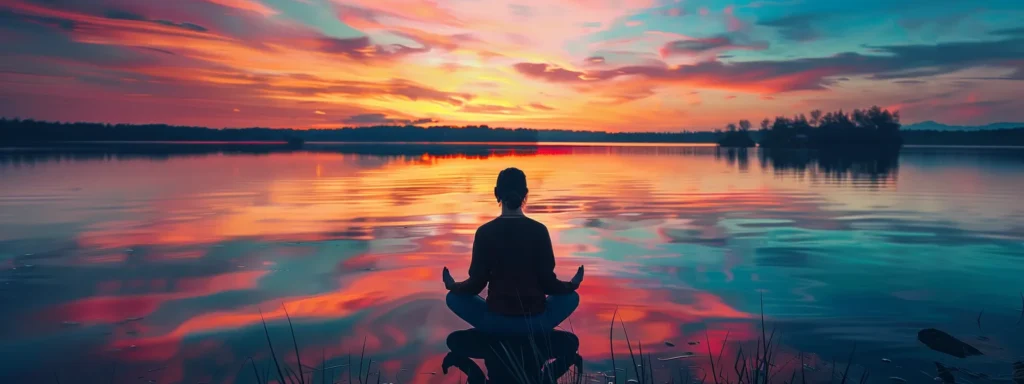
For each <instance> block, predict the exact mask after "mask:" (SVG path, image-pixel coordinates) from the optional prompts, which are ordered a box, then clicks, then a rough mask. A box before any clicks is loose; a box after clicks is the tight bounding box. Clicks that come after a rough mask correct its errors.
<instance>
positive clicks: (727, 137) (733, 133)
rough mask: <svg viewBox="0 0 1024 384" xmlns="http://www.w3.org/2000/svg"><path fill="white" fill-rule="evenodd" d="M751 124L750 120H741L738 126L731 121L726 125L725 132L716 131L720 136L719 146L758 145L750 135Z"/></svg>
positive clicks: (748, 146) (743, 146)
mask: <svg viewBox="0 0 1024 384" xmlns="http://www.w3.org/2000/svg"><path fill="white" fill-rule="evenodd" d="M750 126H751V125H750V120H740V125H739V127H738V128H737V126H736V124H733V123H729V125H727V126H726V130H725V132H722V131H716V132H715V133H716V134H717V135H718V136H719V138H718V146H719V147H727V148H750V147H754V146H757V142H755V141H754V139H753V138H752V137H750Z"/></svg>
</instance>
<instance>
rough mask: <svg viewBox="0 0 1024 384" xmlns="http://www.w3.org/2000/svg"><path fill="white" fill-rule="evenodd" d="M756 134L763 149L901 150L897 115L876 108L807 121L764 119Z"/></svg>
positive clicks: (798, 118) (817, 115)
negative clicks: (759, 136) (758, 134)
mask: <svg viewBox="0 0 1024 384" xmlns="http://www.w3.org/2000/svg"><path fill="white" fill-rule="evenodd" d="M759 133H760V135H761V142H760V145H761V146H762V147H765V148H808V149H830V150H842V149H857V150H867V149H871V150H879V151H899V149H900V147H902V146H903V138H902V137H901V136H900V113H899V111H897V112H890V111H889V110H888V109H883V108H880V107H878V106H873V107H871V108H868V109H864V110H861V109H854V110H853V112H851V113H846V112H843V111H842V110H838V111H835V112H829V113H825V114H822V112H821V110H814V111H811V113H810V117H808V116H807V115H804V114H800V115H797V116H793V117H792V118H787V117H781V116H780V117H776V118H775V121H774V122H772V121H769V120H768V119H764V120H763V121H761V130H760V132H759Z"/></svg>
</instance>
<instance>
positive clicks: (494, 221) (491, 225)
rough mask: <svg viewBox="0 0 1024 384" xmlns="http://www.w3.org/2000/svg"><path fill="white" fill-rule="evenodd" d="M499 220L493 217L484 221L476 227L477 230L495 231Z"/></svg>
mask: <svg viewBox="0 0 1024 384" xmlns="http://www.w3.org/2000/svg"><path fill="white" fill-rule="evenodd" d="M497 222H498V218H493V219H491V220H488V221H487V222H486V223H483V224H481V225H480V226H479V227H477V228H476V232H477V233H482V232H488V231H493V230H494V228H495V227H497V225H498V224H497Z"/></svg>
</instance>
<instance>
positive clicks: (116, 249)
mask: <svg viewBox="0 0 1024 384" xmlns="http://www.w3.org/2000/svg"><path fill="white" fill-rule="evenodd" d="M509 166H515V167H519V168H521V169H523V170H524V171H525V172H526V174H527V177H528V181H529V183H530V191H531V194H530V198H529V201H528V203H527V214H528V215H529V216H531V217H533V218H536V219H537V220H539V221H541V222H543V223H545V224H546V225H547V227H548V228H549V230H550V232H551V235H552V239H553V241H554V243H555V253H556V260H557V267H556V271H557V272H558V274H559V276H560V277H561V278H562V279H568V278H569V277H571V276H572V274H573V273H574V271H575V269H576V267H577V266H578V265H581V264H582V265H585V266H586V269H587V276H586V279H585V281H584V283H583V286H582V287H581V288H580V290H579V292H580V294H581V296H582V303H581V305H580V307H579V309H578V310H577V311H576V312H575V314H574V315H573V316H572V317H571V318H570V321H569V322H566V323H563V327H564V328H567V329H571V330H572V332H573V333H575V334H576V335H577V337H578V338H579V340H580V349H579V354H580V355H581V356H582V357H583V359H584V361H585V367H586V368H585V371H587V372H591V373H594V372H598V373H599V372H601V371H608V370H610V369H611V361H610V353H609V352H610V351H609V344H610V343H609V325H610V324H611V321H612V317H613V314H614V316H615V321H616V326H615V333H614V336H613V339H614V340H613V342H612V343H613V344H614V347H615V353H616V358H617V359H618V360H617V363H618V367H620V368H621V367H630V366H631V365H632V362H629V357H628V346H627V342H626V334H624V333H623V328H625V330H626V331H628V337H629V339H630V341H631V343H632V344H631V346H632V347H633V348H638V343H642V347H643V350H644V353H645V354H648V353H649V354H650V355H651V356H652V358H654V359H655V360H654V363H653V369H652V370H653V371H655V372H654V373H655V376H656V377H657V380H656V381H657V382H658V383H661V382H667V381H669V379H670V378H672V379H673V380H680V379H677V376H679V375H681V372H686V374H687V375H690V376H693V377H696V380H698V381H699V380H700V378H701V377H702V376H704V377H705V378H706V380H707V381H708V382H710V381H711V379H710V378H708V376H706V372H708V371H709V370H710V366H709V359H708V358H707V356H708V351H709V350H710V351H713V352H714V353H713V355H719V354H721V355H724V356H725V357H724V358H723V361H725V362H726V363H725V366H726V367H725V369H724V370H725V372H726V374H728V375H731V374H733V372H734V369H733V360H735V359H734V357H735V356H736V355H737V354H738V353H739V350H740V349H741V348H744V350H745V351H746V355H747V356H749V355H750V353H751V351H752V350H754V349H756V342H757V339H758V338H759V337H760V336H761V335H762V330H761V325H760V324H761V316H762V314H763V316H764V324H765V327H766V329H765V332H766V333H771V332H772V331H774V332H775V336H774V339H773V340H774V341H773V346H775V347H777V349H778V352H777V353H778V356H779V358H778V359H777V360H776V361H777V362H778V364H779V365H780V367H779V369H780V370H781V371H783V372H785V374H784V375H785V376H786V377H784V378H783V379H785V380H788V379H789V373H788V372H789V371H786V369H789V370H790V371H791V370H792V369H793V367H800V366H801V364H800V362H799V358H800V357H802V358H803V361H804V363H803V364H804V366H805V368H804V369H805V370H807V371H811V372H814V374H815V375H818V376H817V377H819V378H820V377H821V376H822V375H824V377H825V380H827V377H828V375H831V372H830V371H831V370H832V369H834V368H835V369H838V371H839V373H837V374H836V375H839V374H840V373H842V371H843V370H844V369H845V368H846V366H847V365H848V364H847V362H850V360H851V359H852V364H849V365H850V366H851V368H850V376H851V377H853V378H854V379H856V380H859V379H860V378H861V377H862V372H864V371H865V370H866V371H867V372H869V373H870V376H868V380H867V381H872V382H874V381H880V382H886V381H887V380H888V379H887V378H888V377H890V376H899V377H902V378H905V379H907V380H909V381H910V382H930V381H931V380H932V379H931V377H932V376H935V366H934V364H933V363H932V362H933V361H939V362H943V363H944V364H947V365H952V366H956V367H964V368H969V369H971V370H973V371H974V372H985V373H987V374H989V375H991V376H1003V377H1006V376H1008V375H1009V374H1010V363H1011V362H1012V361H1014V360H1017V359H1020V358H1021V356H1022V355H1024V332H1022V330H1024V323H1019V319H1020V318H1021V316H1022V313H1021V311H1022V308H1021V305H1022V299H1024V298H1022V296H1021V295H1020V292H1021V291H1022V290H1024V277H1022V276H1024V204H1022V203H1021V196H1024V195H1022V192H1021V191H1022V190H1024V149H1014V148H998V149H983V148H913V147H911V148H904V150H903V151H902V153H901V154H900V155H899V156H898V157H882V158H878V157H875V156H866V155H865V156H856V157H853V158H850V157H842V156H836V155H832V156H827V155H813V154H807V153H793V152H791V153H786V152H778V153H771V152H759V151H758V150H756V149H752V150H749V151H736V150H732V151H730V150H724V149H722V150H719V149H717V148H714V147H702V146H682V145H681V146H655V145H625V146H607V145H586V144H558V145H540V146H534V145H486V144H481V145H471V144H464V145H430V144H406V145H387V144H311V145H308V146H307V148H306V150H303V151H294V152H289V151H283V150H278V149H273V148H264V147H261V146H258V145H250V146H247V145H222V144H217V143H210V144H207V145H205V146H204V145H180V144H161V145H143V144H124V143H122V144H110V145H105V146H78V147H74V148H71V147H65V148H34V149H6V150H3V151H2V152H0V180H2V184H0V185H2V188H0V269H2V271H0V303H2V307H0V308H2V309H3V315H2V316H0V356H3V359H2V360H0V378H6V379H2V380H0V381H2V382H5V383H7V382H25V383H29V382H32V383H35V382H40V383H41V382H47V383H49V382H56V380H55V379H58V378H59V379H61V380H63V382H75V383H79V382H82V383H93V382H95V383H111V382H119V383H120V382H123V383H136V382H158V383H178V382H180V383H197V382H208V383H215V382H216V383H221V382H228V383H231V382H238V383H255V382H257V381H256V378H255V375H257V374H259V375H261V376H262V375H264V374H265V373H264V372H265V370H266V367H267V364H268V362H269V361H271V359H272V356H271V354H270V351H269V348H268V343H267V334H269V335H270V338H271V339H272V342H273V345H274V347H275V350H276V353H277V355H278V357H280V358H281V359H282V360H284V362H288V363H289V364H294V363H295V359H294V355H295V353H294V351H293V349H294V346H293V344H292V337H291V332H290V330H289V325H288V324H289V322H288V318H289V317H290V320H291V323H292V325H293V329H294V336H295V339H296V341H297V343H296V345H297V348H298V349H299V350H300V351H299V353H300V356H301V357H302V359H303V364H305V365H307V366H311V367H312V366H317V367H319V366H320V365H321V363H324V361H326V362H325V363H324V364H326V365H327V366H334V365H341V364H346V363H347V362H348V361H349V360H348V358H349V357H348V356H350V355H354V356H355V358H356V359H358V357H359V356H360V354H363V353H364V354H365V357H366V358H367V359H372V368H371V370H372V371H373V374H374V375H373V376H372V377H371V381H376V380H377V378H376V372H377V371H378V370H379V371H380V372H381V373H380V380H381V382H386V383H457V382H460V381H463V382H464V379H465V377H464V376H461V377H460V375H458V374H452V373H450V374H448V375H443V374H442V372H441V369H440V368H441V367H440V366H441V361H442V359H443V358H444V357H445V355H446V353H447V352H448V348H447V347H446V345H445V339H446V337H447V336H448V335H449V334H450V333H451V332H453V331H457V330H461V329H465V328H467V326H466V324H465V323H463V322H462V321H461V320H460V319H458V318H457V317H455V316H454V315H453V314H451V313H450V312H449V311H448V310H447V309H446V308H445V305H444V294H445V290H444V287H443V285H442V283H441V277H440V276H441V268H442V267H443V266H448V267H449V268H450V269H451V270H452V272H453V274H454V275H455V277H456V279H460V280H461V279H464V278H465V277H466V270H467V269H468V264H469V253H470V249H471V246H472V238H473V233H474V231H475V229H476V227H477V226H479V225H480V224H482V223H484V222H486V221H487V220H490V219H491V218H493V217H494V216H495V215H497V214H498V212H499V207H498V205H497V204H496V203H495V201H494V199H493V196H492V188H493V186H494V182H495V178H496V176H497V173H498V171H500V170H501V169H503V168H505V167H509ZM286 310H287V314H286ZM264 319H265V323H266V326H267V328H266V331H265V329H264ZM570 322H571V326H570V324H569V323H570ZM923 328H938V329H941V330H943V331H946V332H948V333H950V334H952V335H954V336H956V337H957V338H959V339H961V340H963V341H965V342H967V343H969V344H971V345H973V346H975V347H977V348H978V349H980V350H981V351H982V352H984V353H985V355H984V356H975V357H971V358H967V359H958V358H955V357H951V356H948V355H943V354H940V353H938V352H935V351H932V350H930V349H928V348H927V347H925V346H924V345H923V344H922V343H920V342H919V341H918V340H917V332H918V331H919V330H921V329H923ZM666 341H668V342H670V343H671V344H673V345H674V346H669V345H668V344H667V343H665V342H666ZM698 342H699V343H698ZM691 344H693V345H691ZM363 351H365V352H363ZM685 352H693V353H695V354H696V356H694V357H691V358H685V357H684V358H678V359H674V360H668V361H659V360H658V359H659V358H660V359H665V358H668V357H674V356H682V355H684V354H685ZM250 357H251V358H252V359H253V361H254V362H255V363H256V364H253V365H252V366H253V368H255V367H257V366H258V367H259V369H257V370H256V373H254V372H253V371H254V369H253V368H247V366H246V365H245V364H247V361H248V358H250ZM883 359H887V360H888V361H883ZM833 361H836V362H837V363H835V364H833ZM889 361H891V362H889ZM627 362H628V363H627ZM368 363H369V362H368ZM783 364H785V366H783ZM787 367H788V368H787ZM243 368H244V369H243ZM344 369H345V368H338V369H337V370H338V371H339V372H344ZM718 369H722V367H721V366H719V367H718ZM702 372H704V373H702ZM275 377H276V374H275ZM679 377H681V376H679ZM961 377H962V378H966V379H968V380H970V381H973V382H975V383H978V382H979V381H980V380H981V379H975V378H970V377H968V376H961ZM620 379H621V378H620ZM854 379H851V380H850V381H853V380H854ZM317 380H319V378H318V379H317ZM335 380H337V381H338V382H344V381H347V380H348V376H345V375H344V374H342V373H338V375H337V377H336V378H335ZM838 380H839V379H837V382H838ZM588 382H603V380H599V379H590V380H588Z"/></svg>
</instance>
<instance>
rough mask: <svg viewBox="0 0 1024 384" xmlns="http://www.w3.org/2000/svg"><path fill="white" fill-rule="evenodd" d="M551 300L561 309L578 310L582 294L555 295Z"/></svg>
mask: <svg viewBox="0 0 1024 384" xmlns="http://www.w3.org/2000/svg"><path fill="white" fill-rule="evenodd" d="M551 299H552V301H553V302H554V303H555V304H556V305H558V306H559V307H561V308H572V309H576V308H577V307H579V306H580V294H579V293H576V292H569V293H566V294H564V295H553V296H551Z"/></svg>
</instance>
